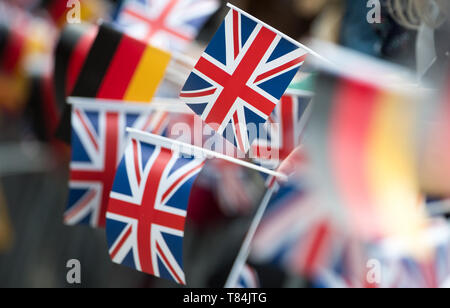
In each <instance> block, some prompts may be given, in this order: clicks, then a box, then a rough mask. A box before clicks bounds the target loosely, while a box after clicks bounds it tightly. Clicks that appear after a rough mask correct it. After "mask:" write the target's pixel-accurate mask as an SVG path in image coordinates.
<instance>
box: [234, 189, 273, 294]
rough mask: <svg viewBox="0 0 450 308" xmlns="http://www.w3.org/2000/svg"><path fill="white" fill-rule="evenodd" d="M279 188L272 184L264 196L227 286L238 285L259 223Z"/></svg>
mask: <svg viewBox="0 0 450 308" xmlns="http://www.w3.org/2000/svg"><path fill="white" fill-rule="evenodd" d="M276 189H277V187H276V185H271V186H270V187H269V188H268V189H267V191H266V194H265V195H264V198H263V199H262V201H261V204H260V205H259V208H258V211H257V212H256V214H255V217H254V218H253V221H252V224H251V225H250V229H249V230H248V232H247V235H246V236H245V239H244V242H243V243H242V246H241V249H240V250H239V253H238V255H237V257H236V260H235V261H234V264H233V267H232V268H231V272H230V275H229V276H228V279H227V281H226V283H225V288H234V287H235V286H236V285H237V282H238V279H239V275H240V274H241V272H242V270H243V268H244V266H245V264H246V263H247V259H248V256H249V255H250V246H251V244H252V241H253V238H254V237H255V234H256V231H257V230H258V227H259V224H260V223H261V220H262V218H263V216H264V213H265V212H266V209H267V206H268V205H269V202H270V199H272V195H273V193H274V192H275V190H276Z"/></svg>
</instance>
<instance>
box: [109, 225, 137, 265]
mask: <svg viewBox="0 0 450 308" xmlns="http://www.w3.org/2000/svg"><path fill="white" fill-rule="evenodd" d="M127 228H128V229H127V232H125V234H124V235H123V236H122V238H121V239H120V242H119V243H118V244H117V245H116V248H115V249H114V250H113V251H112V252H111V254H110V255H111V259H114V258H115V257H116V256H117V254H118V253H119V251H120V249H121V248H122V246H123V244H125V242H126V241H127V239H128V238H129V237H130V235H131V231H132V229H131V228H132V227H131V225H129V226H128V227H127Z"/></svg>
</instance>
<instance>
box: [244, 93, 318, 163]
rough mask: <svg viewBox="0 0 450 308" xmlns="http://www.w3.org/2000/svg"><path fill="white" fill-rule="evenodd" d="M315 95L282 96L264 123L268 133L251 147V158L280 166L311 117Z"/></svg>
mask: <svg viewBox="0 0 450 308" xmlns="http://www.w3.org/2000/svg"><path fill="white" fill-rule="evenodd" d="M311 101H312V96H297V95H283V97H282V98H281V101H280V103H279V104H278V105H277V107H276V108H275V110H274V111H273V112H272V114H271V115H270V117H269V120H268V122H267V123H266V124H265V132H264V133H263V134H260V138H258V139H257V140H255V142H254V143H253V144H252V147H251V157H253V158H255V159H256V160H257V161H258V162H260V163H261V164H263V165H264V166H268V167H269V168H273V169H275V168H277V167H278V166H279V164H280V162H282V161H283V160H285V159H286V158H287V157H288V156H289V154H291V153H292V151H294V149H295V148H296V147H297V146H299V145H300V142H301V137H302V134H303V132H304V129H305V126H306V124H307V121H308V119H309V115H310V111H311V106H312V104H311Z"/></svg>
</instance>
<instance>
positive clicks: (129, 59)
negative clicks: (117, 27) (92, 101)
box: [97, 35, 147, 99]
mask: <svg viewBox="0 0 450 308" xmlns="http://www.w3.org/2000/svg"><path fill="white" fill-rule="evenodd" d="M146 48H147V45H146V44H144V43H142V42H141V41H138V40H135V39H133V38H131V37H128V36H125V35H124V36H123V38H122V40H121V42H120V44H119V47H118V48H117V51H116V54H115V56H114V58H113V60H112V61H111V63H110V67H109V69H108V72H107V73H106V76H105V78H104V79H103V81H102V85H101V86H100V90H99V91H98V93H97V98H104V99H122V98H123V97H124V96H125V93H126V91H127V89H128V86H129V84H130V82H131V80H132V78H133V75H134V73H135V71H136V68H137V67H138V65H139V62H140V61H141V58H142V54H143V53H144V51H145V49H146Z"/></svg>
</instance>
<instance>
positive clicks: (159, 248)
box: [156, 243, 183, 284]
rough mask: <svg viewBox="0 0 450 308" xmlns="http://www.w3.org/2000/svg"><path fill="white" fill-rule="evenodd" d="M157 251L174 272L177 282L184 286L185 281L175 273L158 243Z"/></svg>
mask: <svg viewBox="0 0 450 308" xmlns="http://www.w3.org/2000/svg"><path fill="white" fill-rule="evenodd" d="M156 249H157V250H158V253H159V255H160V256H161V258H162V259H163V261H164V263H165V264H167V267H168V268H169V270H170V271H171V272H172V274H173V276H174V277H175V280H176V281H177V282H178V283H180V284H182V283H183V280H181V278H180V276H178V275H177V272H176V271H175V269H174V268H173V267H172V266H171V265H170V263H169V260H167V258H166V256H165V255H164V252H163V251H162V249H161V247H160V246H159V244H158V243H156Z"/></svg>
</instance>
